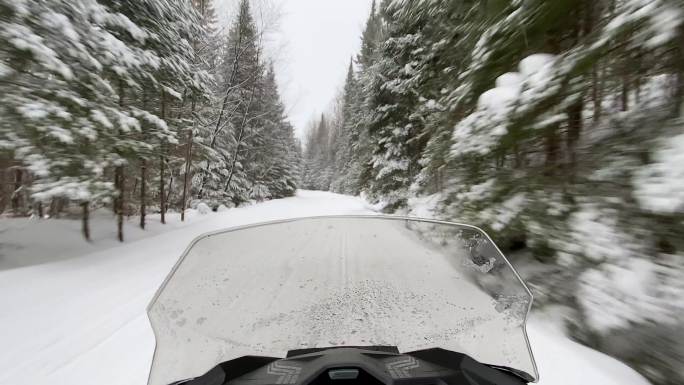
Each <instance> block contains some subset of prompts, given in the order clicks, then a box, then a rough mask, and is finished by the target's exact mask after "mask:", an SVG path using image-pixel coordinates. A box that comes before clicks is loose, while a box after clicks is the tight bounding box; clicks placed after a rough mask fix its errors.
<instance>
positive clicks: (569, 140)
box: [566, 99, 584, 176]
mask: <svg viewBox="0 0 684 385" xmlns="http://www.w3.org/2000/svg"><path fill="white" fill-rule="evenodd" d="M583 107H584V106H583V104H582V99H580V100H579V101H578V102H576V103H574V104H573V105H571V106H570V107H568V109H567V110H566V113H567V115H568V132H567V137H566V146H567V149H568V155H569V157H570V159H569V160H570V168H571V170H572V175H573V176H574V170H575V167H576V166H577V153H576V150H577V142H578V141H579V139H580V135H581V134H582V109H583Z"/></svg>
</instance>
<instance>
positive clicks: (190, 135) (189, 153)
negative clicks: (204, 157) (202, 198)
mask: <svg viewBox="0 0 684 385" xmlns="http://www.w3.org/2000/svg"><path fill="white" fill-rule="evenodd" d="M191 116H192V122H193V127H192V128H190V130H188V131H189V132H188V148H187V149H186V152H185V175H184V176H183V200H182V202H181V222H184V221H185V207H186V205H187V204H188V183H189V180H190V169H191V166H190V162H192V141H193V134H194V125H195V97H194V96H193V98H192V112H191Z"/></svg>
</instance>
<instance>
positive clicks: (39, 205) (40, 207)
mask: <svg viewBox="0 0 684 385" xmlns="http://www.w3.org/2000/svg"><path fill="white" fill-rule="evenodd" d="M38 219H43V202H38Z"/></svg>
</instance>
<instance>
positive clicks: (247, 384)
mask: <svg viewBox="0 0 684 385" xmlns="http://www.w3.org/2000/svg"><path fill="white" fill-rule="evenodd" d="M525 377H526V374H525V373H521V372H517V371H515V370H512V369H508V368H502V367H492V366H488V365H484V364H481V363H479V362H477V361H475V360H474V359H472V358H470V357H469V356H467V355H465V354H462V353H456V352H452V351H448V350H444V349H428V350H420V351H415V352H409V353H404V354H400V353H399V351H398V349H397V348H396V347H392V346H374V347H333V348H316V349H301V350H293V351H290V352H288V354H287V357H286V358H284V359H280V358H274V357H257V356H247V357H241V358H238V359H235V360H231V361H228V362H224V363H222V364H220V365H218V366H216V367H215V368H214V369H212V370H211V371H209V372H208V373H207V374H205V375H204V376H202V377H199V378H195V379H193V380H188V381H184V382H178V383H176V384H173V385H180V384H183V385H351V384H364V385H412V384H417V385H522V384H527V383H528V381H532V379H531V378H525Z"/></svg>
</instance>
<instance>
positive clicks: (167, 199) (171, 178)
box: [164, 172, 173, 210]
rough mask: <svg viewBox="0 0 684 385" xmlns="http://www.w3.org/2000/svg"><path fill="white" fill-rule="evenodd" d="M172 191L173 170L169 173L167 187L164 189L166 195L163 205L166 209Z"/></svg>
mask: <svg viewBox="0 0 684 385" xmlns="http://www.w3.org/2000/svg"><path fill="white" fill-rule="evenodd" d="M172 193H173V172H172V173H170V174H169V187H168V189H167V190H166V197H164V207H166V209H167V210H168V208H169V200H170V199H171V194H172Z"/></svg>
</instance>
